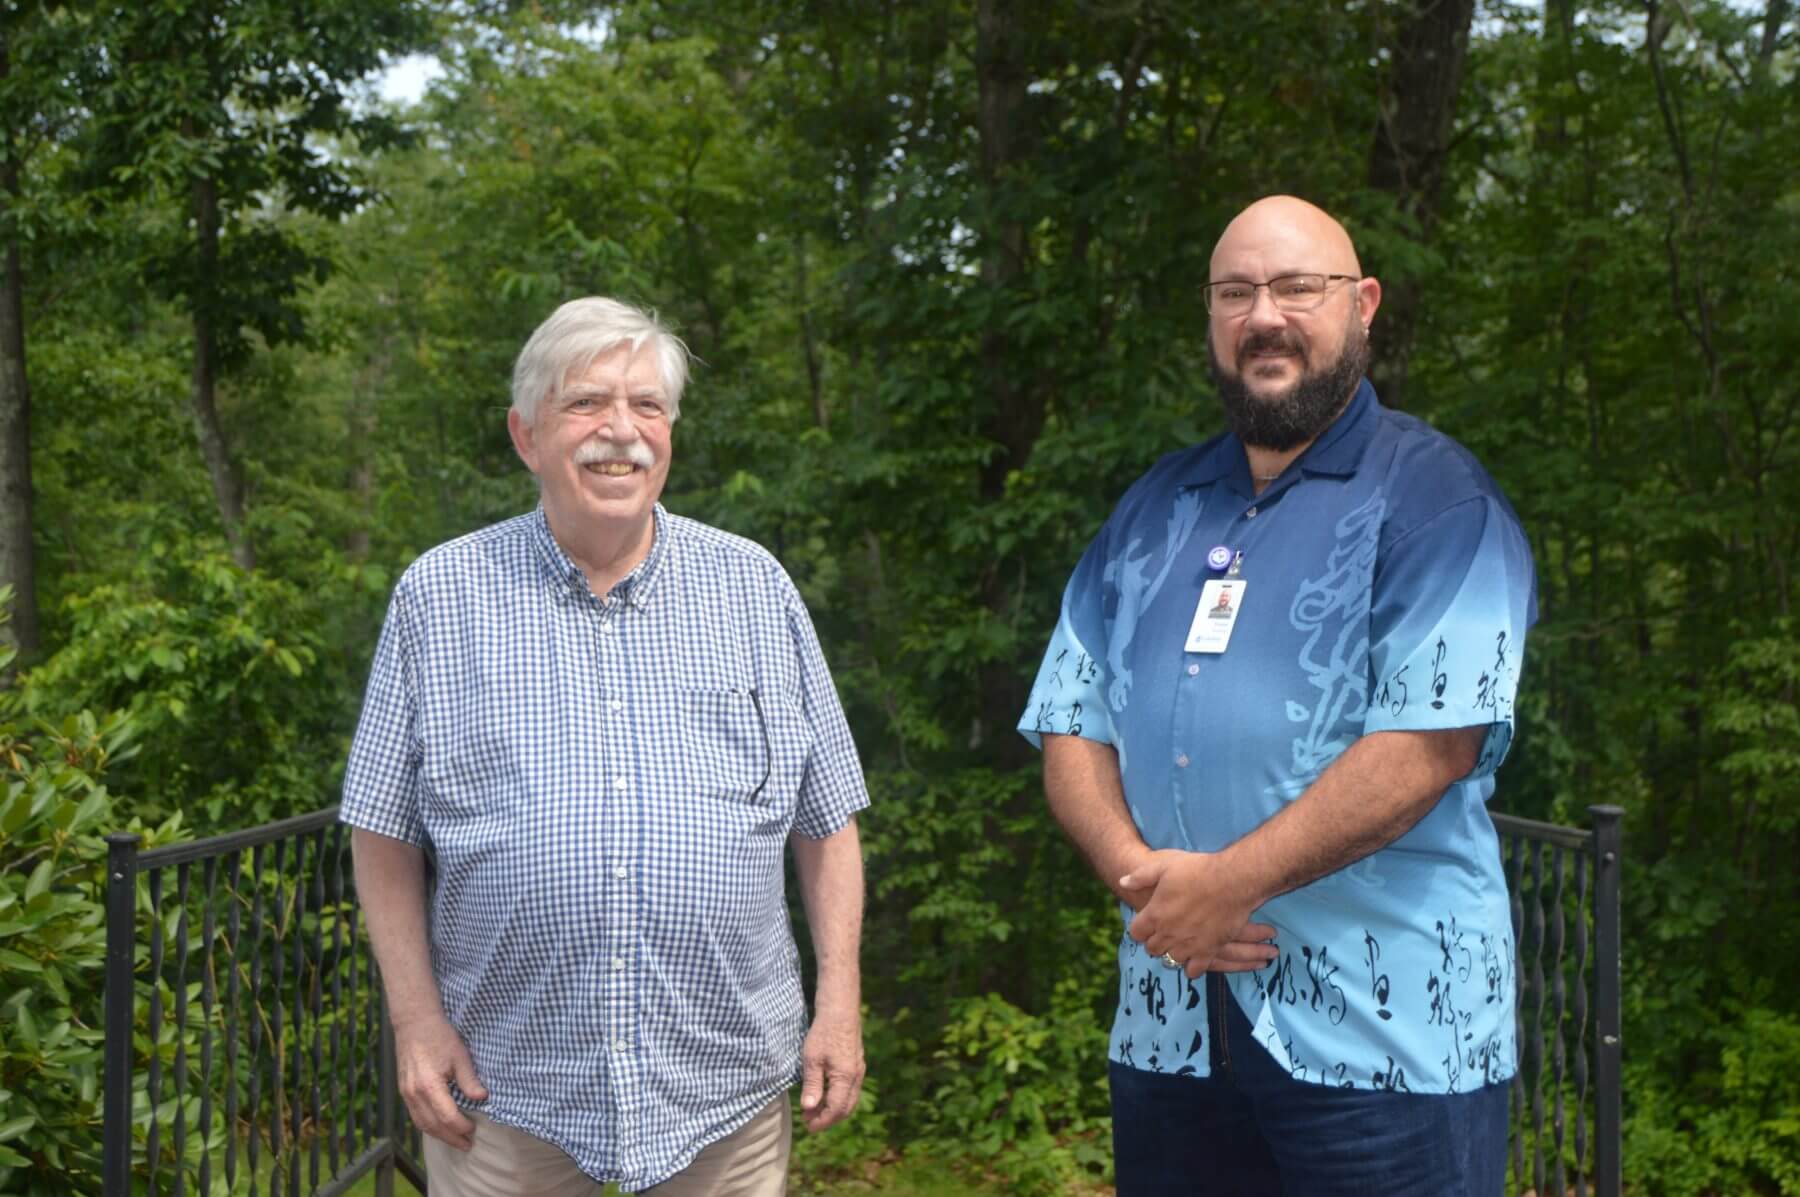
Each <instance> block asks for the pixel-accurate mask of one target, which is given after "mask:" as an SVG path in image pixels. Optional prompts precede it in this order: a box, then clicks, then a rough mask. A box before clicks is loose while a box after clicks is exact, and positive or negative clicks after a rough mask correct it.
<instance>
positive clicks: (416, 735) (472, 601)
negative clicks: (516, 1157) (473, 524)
mask: <svg viewBox="0 0 1800 1197" xmlns="http://www.w3.org/2000/svg"><path fill="white" fill-rule="evenodd" d="M655 520H656V531H655V541H654V544H653V546H652V548H651V551H650V553H649V555H648V556H647V557H646V558H645V560H644V561H643V562H642V563H640V564H639V565H638V567H637V568H636V569H635V570H633V571H632V572H631V573H630V574H629V575H628V576H627V577H626V578H624V579H623V580H622V581H620V582H619V584H618V585H617V586H616V587H614V588H613V590H612V592H611V593H610V594H608V595H607V596H605V597H604V598H597V597H595V596H594V595H593V594H592V592H591V591H590V590H589V587H588V583H587V579H586V578H585V577H584V576H583V574H582V572H581V570H580V569H578V568H577V567H576V566H575V564H574V563H573V562H572V561H570V559H569V558H568V556H567V555H565V554H564V552H563V551H562V549H561V548H560V547H559V546H558V545H557V543H556V541H555V539H554V538H553V537H552V536H551V534H550V530H549V527H548V525H547V524H546V522H545V519H544V513H543V510H542V508H539V509H538V510H537V511H536V512H534V513H532V514H530V515H525V516H520V517H518V518H516V519H512V520H508V521H506V522H504V523H501V524H496V525H494V526H493V527H490V528H486V529H483V530H482V531H479V532H476V533H473V534H471V535H469V536H465V537H462V538H461V539H459V540H454V541H451V542H450V543H448V544H445V545H441V546H439V547H438V548H436V549H433V550H431V551H430V552H428V553H426V554H424V555H423V556H421V557H420V558H419V559H418V560H417V561H415V562H414V563H413V565H412V566H411V567H410V568H409V569H408V570H407V571H406V574H405V575H404V576H403V577H402V578H401V579H400V583H399V585H398V586H397V587H396V588H395V591H394V596H393V602H392V605H391V607H390V608H389V611H388V617H387V622H386V625H385V626H384V627H383V629H382V634H381V641H380V644H379V646H378V647H377V649H376V653H375V662H374V666H373V670H372V674H371V677H370V680H369V688H368V694H367V697H366V699H365V701H364V706H363V713H362V720H361V722H360V724H359V725H358V727H357V731H356V739H355V742H354V745H353V746H352V748H351V752H350V762H349V767H348V771H347V772H346V774H345V778H344V801H343V808H342V809H343V814H342V817H343V819H344V821H345V822H347V823H350V824H352V825H354V826H356V827H360V828H365V829H367V830H369V831H374V832H379V833H380V834H382V835H387V836H392V837H394V838H396V839H401V840H406V841H409V842H411V843H415V844H420V845H423V846H425V848H426V851H427V852H428V853H429V855H430V858H431V859H432V861H433V863H434V865H435V868H436V888H435V892H434V896H433V899H432V903H431V909H430V916H431V947H432V964H433V971H434V972H435V974H436V977H437V983H438V988H439V990H440V991H441V993H442V995H443V1000H444V1009H445V1012H446V1013H447V1014H448V1016H449V1018H450V1021H451V1023H452V1024H454V1025H455V1026H456V1028H457V1030H458V1031H459V1032H460V1033H461V1034H462V1036H463V1038H464V1039H465V1040H466V1041H467V1042H468V1045H469V1049H470V1052H471V1054H472V1055H473V1056H474V1060H475V1069H476V1073H477V1075H479V1076H480V1077H481V1079H482V1081H483V1083H484V1084H486V1086H487V1088H488V1091H489V1094H490V1096H489V1097H488V1099H487V1100H486V1101H485V1102H482V1103H480V1104H479V1105H475V1104H472V1103H468V1102H466V1101H464V1102H463V1105H464V1107H465V1108H468V1109H479V1110H481V1111H482V1112H483V1113H485V1114H487V1115H488V1116H489V1117H491V1118H493V1119H494V1120H495V1121H497V1122H503V1123H506V1124H508V1125H511V1126H515V1127H518V1128H520V1129H522V1130H525V1131H527V1132H529V1133H531V1134H533V1135H536V1136H538V1137H540V1138H543V1139H545V1140H548V1141H549V1142H552V1143H555V1144H557V1145H558V1146H560V1147H562V1148H563V1150H565V1151H567V1152H568V1153H569V1154H570V1155H571V1156H572V1157H574V1159H575V1162H576V1163H577V1164H579V1165H580V1166H581V1168H582V1170H583V1171H585V1172H587V1173H589V1174H590V1175H592V1176H594V1177H595V1178H597V1179H605V1180H617V1181H619V1182H621V1184H622V1186H623V1187H625V1188H626V1189H628V1190H630V1189H635V1188H642V1187H646V1186H649V1185H653V1184H656V1183H658V1182H660V1181H663V1180H666V1179H667V1178H668V1177H670V1176H672V1175H673V1174H675V1173H676V1172H678V1171H680V1170H681V1169H682V1168H683V1167H685V1166H686V1165H687V1164H688V1163H690V1162H691V1161H692V1160H693V1158H694V1155H695V1154H696V1153H697V1152H698V1151H699V1150H700V1149H701V1148H702V1147H704V1146H706V1145H707V1144H708V1143H711V1142H714V1141H716V1140H718V1139H720V1138H723V1137H724V1136H725V1135H727V1134H729V1133H731V1132H732V1131H733V1130H736V1129H737V1128H738V1127H739V1126H741V1125H743V1124H744V1123H745V1122H746V1121H748V1120H749V1118H750V1117H751V1116H752V1115H753V1114H754V1113H756V1111H757V1110H759V1109H761V1108H762V1107H763V1106H764V1105H765V1104H767V1103H768V1101H769V1100H770V1099H771V1098H772V1097H774V1096H775V1095H776V1094H777V1093H780V1092H781V1091H782V1090H783V1089H785V1088H786V1087H787V1086H788V1085H790V1084H792V1083H793V1082H794V1080H795V1079H796V1078H797V1076H798V1073H799V1060H800V1044H801V1040H802V1038H803V1037H804V1034H805V1029H806V1008H805V1001H804V995H803V993H802V992H801V979H800V968H799V959H798V954H797V952H796V949H795V945H794V938H793V932H792V930H791V928H790V927H789V924H788V917H787V906H786V902H785V900H784V897H783V889H782V873H783V866H782V861H783V852H784V849H785V846H786V843H787V839H788V835H789V833H790V832H798V833H799V834H801V835H804V836H808V837H812V838H822V837H824V836H827V835H830V834H832V833H833V832H835V831H838V830H839V829H841V828H843V827H844V826H845V825H846V824H847V823H848V822H849V821H850V819H851V818H852V816H853V814H854V813H855V812H856V811H857V810H858V809H860V808H862V807H864V806H866V805H868V795H867V792H866V790H865V788H864V785H863V777H862V770H861V766H860V765H859V764H858V762H857V758H856V750H855V746H854V745H853V744H852V743H851V740H850V732H849V728H848V727H847V726H846V724H845V722H844V716H843V712H842V709H841V708H840V707H839V705H838V700H837V695H836V692H835V691H834V690H833V688H832V684H831V677H830V674H829V673H828V672H827V670H826V666H825V661H824V659H823V657H822V655H821V653H820V651H819V645H818V641H817V639H816V638H815V636H814V634H813V628H812V622H811V620H810V619H809V618H808V617H807V613H806V609H805V607H804V606H803V605H802V603H801V600H800V596H799V594H798V592H796V590H795V589H794V585H793V583H792V582H791V581H790V580H789V579H788V576H787V574H786V573H784V572H783V571H782V569H781V566H780V565H779V564H777V563H776V561H775V559H774V558H773V557H771V556H770V555H769V554H768V553H767V552H765V551H764V550H763V549H761V548H760V547H758V546H757V545H755V544H753V543H751V542H750V541H747V540H744V539H742V538H740V537H737V536H732V535H729V534H727V533H725V532H721V531H718V530H717V529H714V528H710V527H707V526H706V525H704V524H700V523H696V522H695V521H693V520H688V519H684V518H682V517H680V516H675V515H670V514H668V513H667V512H665V511H664V510H663V509H662V508H661V507H660V506H658V507H657V508H656V511H655ZM459 1098H460V1095H459Z"/></svg>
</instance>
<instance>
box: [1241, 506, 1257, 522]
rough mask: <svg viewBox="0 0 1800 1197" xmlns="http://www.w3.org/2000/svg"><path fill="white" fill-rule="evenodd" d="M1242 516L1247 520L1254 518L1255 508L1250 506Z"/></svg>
mask: <svg viewBox="0 0 1800 1197" xmlns="http://www.w3.org/2000/svg"><path fill="white" fill-rule="evenodd" d="M1244 518H1245V519H1247V520H1253V519H1255V518H1256V508H1254V507H1252V508H1251V509H1250V510H1248V511H1246V512H1244Z"/></svg>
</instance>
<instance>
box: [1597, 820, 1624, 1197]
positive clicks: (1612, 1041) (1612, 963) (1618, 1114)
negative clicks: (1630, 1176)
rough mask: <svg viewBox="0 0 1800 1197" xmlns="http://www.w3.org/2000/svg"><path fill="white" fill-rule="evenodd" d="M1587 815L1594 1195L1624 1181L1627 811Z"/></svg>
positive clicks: (1613, 1194) (1601, 1196) (1605, 1194)
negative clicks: (1622, 900)
mask: <svg viewBox="0 0 1800 1197" xmlns="http://www.w3.org/2000/svg"><path fill="white" fill-rule="evenodd" d="M1588 814H1590V815H1591V816H1593V820H1594V873H1595V877H1594V882H1595V884H1594V990H1595V998H1596V999H1597V1000H1596V1002H1595V1007H1596V1009H1595V1020H1594V1027H1595V1030H1596V1031H1597V1032H1598V1034H1599V1039H1600V1041H1599V1043H1597V1044H1595V1046H1594V1056H1595V1059H1594V1079H1595V1082H1596V1084H1595V1090H1596V1092H1595V1098H1596V1102H1597V1108H1596V1110H1595V1118H1594V1191H1595V1195H1596V1197H1618V1195H1619V1193H1620V1190H1621V1186H1622V1184H1623V1178H1622V1162H1623V1151H1622V1147H1621V1139H1620V1123H1621V1121H1622V1111H1621V1109H1620V1104H1621V1080H1620V1074H1619V1059H1620V1054H1621V1051H1622V1049H1623V1043H1622V1038H1623V1030H1622V1027H1621V1025H1620V1024H1621V1019H1622V1015H1623V1011H1622V1010H1621V1009H1620V1006H1621V1004H1622V997H1623V995H1622V993H1621V989H1622V986H1621V984H1620V965H1619V953H1620V944H1621V934H1620V927H1619V874H1620V870H1621V866H1622V861H1621V855H1622V851H1623V846H1624V841H1623V836H1622V834H1621V828H1620V820H1621V819H1622V818H1623V816H1624V814H1625V811H1624V808H1622V807H1617V806H1590V807H1588Z"/></svg>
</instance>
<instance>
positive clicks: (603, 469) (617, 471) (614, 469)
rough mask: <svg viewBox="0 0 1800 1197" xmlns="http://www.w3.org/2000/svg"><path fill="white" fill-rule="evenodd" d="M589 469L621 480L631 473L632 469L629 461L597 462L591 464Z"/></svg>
mask: <svg viewBox="0 0 1800 1197" xmlns="http://www.w3.org/2000/svg"><path fill="white" fill-rule="evenodd" d="M591 468H593V469H595V470H598V471H599V472H600V473H602V474H607V475H610V476H611V477H614V478H623V477H624V476H625V475H627V474H629V473H631V471H632V469H633V468H634V467H633V466H632V464H631V463H630V462H629V461H597V462H593V463H591Z"/></svg>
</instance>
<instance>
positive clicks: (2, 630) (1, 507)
mask: <svg viewBox="0 0 1800 1197" xmlns="http://www.w3.org/2000/svg"><path fill="white" fill-rule="evenodd" d="M5 54H6V51H5V48H4V47H3V46H0V78H4V77H5V75H6V67H7V63H6V57H5ZM0 153H4V154H5V158H4V160H0V188H4V190H5V193H6V196H7V200H8V203H9V204H10V205H11V206H12V207H13V209H14V211H17V209H18V205H19V163H18V159H17V158H15V157H14V156H13V145H12V137H11V135H10V134H8V135H6V137H5V141H4V142H3V143H0ZM5 585H11V586H12V588H13V604H12V620H11V622H10V623H6V624H0V637H4V638H5V639H7V640H9V641H11V642H12V644H13V646H14V647H16V648H17V649H18V650H19V655H20V656H21V657H24V658H27V659H29V658H30V657H31V656H32V655H33V654H34V653H36V652H37V649H38V612H37V566H36V561H35V558H34V557H33V554H32V543H31V388H30V383H29V381H28V379H27V378H26V374H25V272H24V267H23V265H22V264H21V261H20V256H19V237H18V231H17V228H16V226H15V227H14V228H12V229H9V230H8V232H7V238H6V278H5V280H4V281H3V282H0V586H5Z"/></svg>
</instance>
